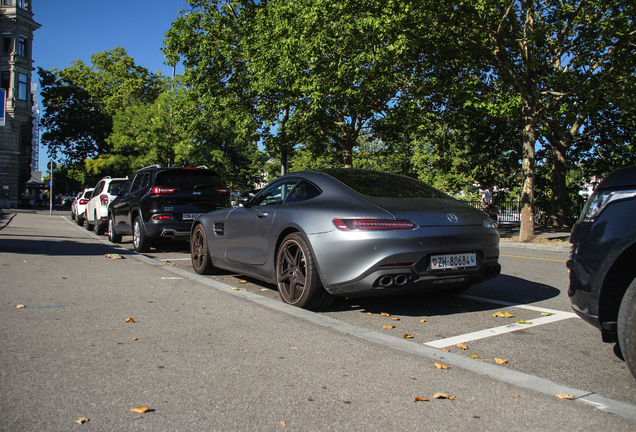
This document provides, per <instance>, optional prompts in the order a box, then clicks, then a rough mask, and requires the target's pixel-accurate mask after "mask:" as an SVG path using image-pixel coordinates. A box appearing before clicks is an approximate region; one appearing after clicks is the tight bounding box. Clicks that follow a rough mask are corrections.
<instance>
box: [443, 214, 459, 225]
mask: <svg viewBox="0 0 636 432" xmlns="http://www.w3.org/2000/svg"><path fill="white" fill-rule="evenodd" d="M446 217H447V218H448V220H449V221H451V222H452V223H457V221H458V219H457V216H455V215H454V214H452V213H449V214H447V215H446Z"/></svg>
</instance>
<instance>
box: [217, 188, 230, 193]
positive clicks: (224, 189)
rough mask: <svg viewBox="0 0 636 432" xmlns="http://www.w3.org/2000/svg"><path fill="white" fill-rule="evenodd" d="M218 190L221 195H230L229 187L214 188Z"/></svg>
mask: <svg viewBox="0 0 636 432" xmlns="http://www.w3.org/2000/svg"><path fill="white" fill-rule="evenodd" d="M214 190H215V191H216V193H218V194H219V195H229V194H230V189H229V188H216V189H214Z"/></svg>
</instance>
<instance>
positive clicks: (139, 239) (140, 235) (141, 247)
mask: <svg viewBox="0 0 636 432" xmlns="http://www.w3.org/2000/svg"><path fill="white" fill-rule="evenodd" d="M151 242H152V241H151V240H150V238H148V235H147V234H146V230H145V229H144V225H143V223H142V222H141V217H140V216H137V217H136V218H135V221H134V222H133V246H134V247H135V251H136V252H148V251H149V250H150V244H151Z"/></svg>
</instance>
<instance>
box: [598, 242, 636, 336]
mask: <svg viewBox="0 0 636 432" xmlns="http://www.w3.org/2000/svg"><path fill="white" fill-rule="evenodd" d="M635 260H636V243H633V244H632V245H631V246H629V247H628V248H627V249H625V250H624V251H623V252H622V253H621V254H620V255H619V256H618V257H617V258H616V259H615V260H614V262H613V263H612V266H611V267H610V269H609V270H608V271H607V273H606V276H605V279H604V281H603V285H602V288H601V293H600V296H599V299H598V317H599V321H600V323H601V326H602V325H603V323H606V322H617V320H618V312H619V307H620V303H621V299H622V298H623V297H624V295H625V292H626V291H627V288H628V287H629V285H630V284H631V282H632V281H633V280H634V279H635V278H636V267H634V265H633V263H634V261H635Z"/></svg>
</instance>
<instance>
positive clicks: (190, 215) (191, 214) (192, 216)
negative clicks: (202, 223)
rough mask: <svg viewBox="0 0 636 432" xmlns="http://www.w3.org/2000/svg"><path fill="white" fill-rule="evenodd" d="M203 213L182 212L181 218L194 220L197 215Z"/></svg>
mask: <svg viewBox="0 0 636 432" xmlns="http://www.w3.org/2000/svg"><path fill="white" fill-rule="evenodd" d="M202 215H203V213H184V214H183V217H182V219H183V220H195V219H196V218H198V217H199V216H202Z"/></svg>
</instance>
